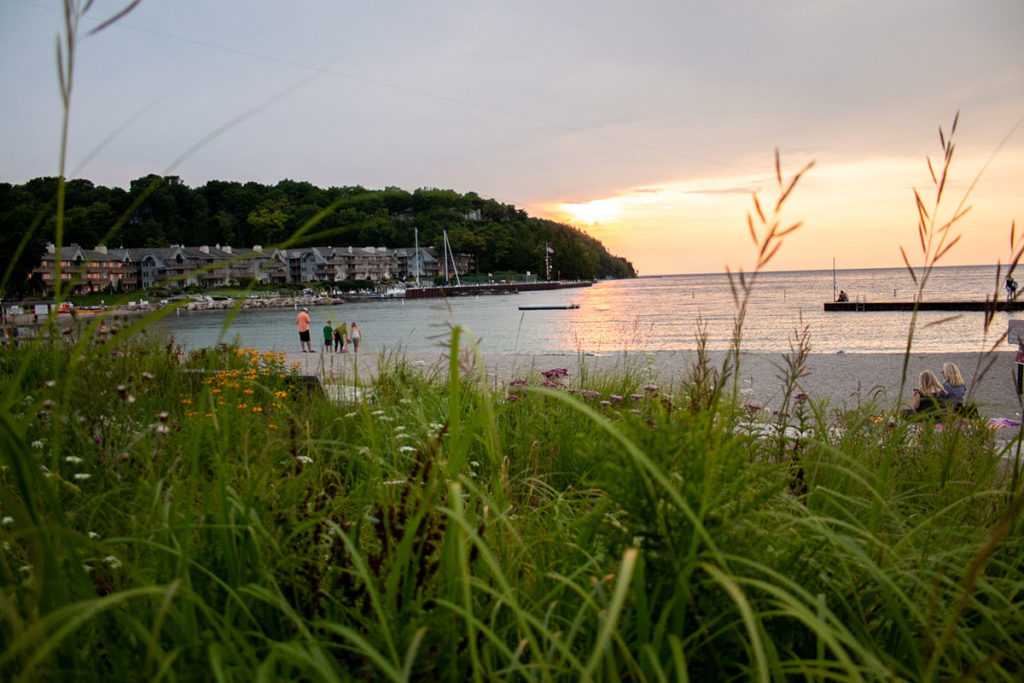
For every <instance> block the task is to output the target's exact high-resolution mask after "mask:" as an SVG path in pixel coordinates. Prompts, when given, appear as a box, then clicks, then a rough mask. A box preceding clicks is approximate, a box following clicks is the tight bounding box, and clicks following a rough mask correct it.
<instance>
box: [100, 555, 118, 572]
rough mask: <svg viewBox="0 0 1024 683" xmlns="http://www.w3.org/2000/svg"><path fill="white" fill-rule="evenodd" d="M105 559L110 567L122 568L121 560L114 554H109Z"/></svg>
mask: <svg viewBox="0 0 1024 683" xmlns="http://www.w3.org/2000/svg"><path fill="white" fill-rule="evenodd" d="M103 561H104V562H106V563H107V566H108V567H110V568H111V569H120V568H121V560H119V559H117V558H116V557H114V556H113V555H107V556H106V557H104V558H103Z"/></svg>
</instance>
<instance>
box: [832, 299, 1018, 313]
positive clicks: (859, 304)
mask: <svg viewBox="0 0 1024 683" xmlns="http://www.w3.org/2000/svg"><path fill="white" fill-rule="evenodd" d="M993 306H994V307H995V310H997V311H1009V312H1012V311H1024V299H1022V300H1020V301H1017V300H1014V301H995V302H992V301H826V302H825V311H827V312H832V313H845V312H878V311H913V310H914V308H915V307H916V308H917V310H919V311H990V310H992V307H993Z"/></svg>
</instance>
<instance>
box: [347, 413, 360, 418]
mask: <svg viewBox="0 0 1024 683" xmlns="http://www.w3.org/2000/svg"><path fill="white" fill-rule="evenodd" d="M358 414H359V413H355V412H352V413H345V417H355V416H356V415H358Z"/></svg>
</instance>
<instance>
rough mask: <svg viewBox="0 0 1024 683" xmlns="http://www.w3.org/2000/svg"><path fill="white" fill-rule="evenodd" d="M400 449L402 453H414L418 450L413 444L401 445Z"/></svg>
mask: <svg viewBox="0 0 1024 683" xmlns="http://www.w3.org/2000/svg"><path fill="white" fill-rule="evenodd" d="M398 450H399V451H401V452H402V453H414V452H415V451H416V448H415V447H413V446H399V447H398Z"/></svg>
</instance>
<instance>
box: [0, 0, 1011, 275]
mask: <svg viewBox="0 0 1024 683" xmlns="http://www.w3.org/2000/svg"><path fill="white" fill-rule="evenodd" d="M83 4H84V3H83ZM127 4H129V0H116V1H115V0H96V2H95V3H94V5H93V7H92V8H91V9H90V10H89V12H88V14H87V15H86V16H85V17H84V18H83V19H82V23H81V27H82V29H83V34H84V33H85V32H87V31H88V30H90V29H92V28H94V27H95V26H97V25H98V24H99V23H100V22H101V21H103V20H105V19H107V18H109V17H110V16H112V15H114V14H116V13H117V12H118V11H119V10H120V9H121V8H123V7H124V6H126V5H127ZM61 6H62V2H60V1H59V0H4V1H3V2H2V3H0V82H2V84H3V90H4V96H3V97H2V98H0V150H2V153H0V182H9V183H21V182H24V181H26V180H28V179H30V178H34V177H38V176H47V175H56V173H57V169H58V157H59V142H60V120H61V105H60V97H59V90H58V78H57V66H56V42H57V37H58V35H59V32H60V31H61V27H62V23H63V18H62V15H61V11H60V8H61ZM75 68H76V71H75V75H74V92H73V95H72V104H71V128H70V141H69V147H68V176H69V177H82V178H88V179H89V180H92V181H93V182H95V183H97V184H101V185H108V186H114V185H116V186H121V187H127V185H128V183H129V182H130V181H131V180H132V179H134V178H137V177H140V176H142V175H145V174H147V173H164V174H173V175H178V176H180V177H181V178H182V179H183V180H184V182H185V183H186V184H188V185H189V186H192V187H196V186H200V185H203V184H204V183H206V182H207V181H208V180H211V179H221V180H236V181H240V182H246V181H250V180H253V181H257V182H261V183H268V184H272V183H276V182H277V181H279V180H281V179H285V178H290V179H293V180H304V181H309V182H311V183H313V184H315V185H318V186H321V187H329V186H339V185H362V186H363V187H366V188H374V189H375V188H383V187H386V186H397V187H401V188H403V189H407V190H410V191H411V190H414V189H416V188H419V187H436V188H445V189H453V190H456V191H458V192H470V191H473V192H476V193H478V194H479V195H481V196H483V197H493V198H494V199H497V200H498V201H501V202H504V203H508V204H514V205H515V206H517V207H518V208H521V209H525V210H526V211H528V212H529V213H530V214H531V215H536V216H544V217H548V218H552V219H555V220H560V221H564V222H567V223H570V224H572V225H576V226H577V227H579V228H581V229H583V230H586V231H587V232H588V233H589V234H591V235H593V236H594V237H596V238H598V239H600V240H601V241H602V242H603V243H604V244H605V245H606V246H607V247H608V249H609V250H610V251H611V252H612V253H613V254H616V255H618V256H622V257H624V258H627V259H629V260H630V261H631V262H632V263H633V264H634V265H635V266H636V267H637V269H638V270H639V271H640V273H641V274H643V275H654V274H662V273H691V272H715V271H721V270H722V269H723V267H724V266H726V265H728V266H729V267H731V268H736V267H744V268H748V267H749V266H750V265H751V264H752V263H753V261H754V258H755V253H754V248H753V246H752V244H751V241H750V237H749V234H748V230H747V223H746V215H747V212H748V210H750V208H751V206H752V204H751V195H752V193H754V192H756V193H758V196H759V197H760V199H761V200H762V202H763V203H764V204H765V205H773V204H774V201H775V198H776V196H777V188H776V184H775V178H774V157H773V155H774V150H775V149H776V148H778V150H779V152H780V155H781V159H782V168H783V173H784V175H786V176H787V177H788V176H789V175H791V174H792V173H795V172H796V171H798V170H799V169H800V168H802V167H803V166H805V165H806V164H807V163H808V162H810V161H814V162H815V166H814V168H813V169H812V170H810V171H809V172H808V174H807V175H806V176H805V178H804V179H803V180H802V181H801V183H800V185H799V186H798V188H797V190H796V192H795V194H794V195H793V197H792V198H791V199H790V200H789V201H788V202H787V204H786V206H785V207H784V210H783V216H782V220H783V222H784V223H786V224H788V223H791V222H794V221H803V222H804V226H803V227H802V228H801V229H800V230H799V231H797V232H796V233H794V234H793V235H792V236H791V237H790V238H788V239H787V240H786V244H785V245H784V247H783V248H782V250H781V251H780V253H779V255H778V256H777V257H776V259H775V260H774V261H773V262H772V264H771V268H772V269H774V270H778V269H818V268H831V267H832V263H833V258H834V259H835V261H836V265H837V266H838V267H840V268H856V267H875V266H881V267H885V266H898V265H900V264H901V263H902V261H901V258H900V255H899V247H900V246H901V245H902V246H903V247H904V248H905V249H906V250H907V253H908V255H909V256H910V257H911V260H912V261H914V262H915V263H916V262H918V261H919V260H920V251H921V250H920V246H919V243H918V237H917V229H916V223H917V217H916V216H917V214H916V210H915V207H914V200H913V194H912V191H913V189H914V188H917V189H919V190H920V191H921V193H922V196H923V198H924V199H925V202H926V203H928V204H929V205H930V203H931V202H932V201H933V199H934V194H935V193H934V188H933V187H932V183H931V179H930V177H929V173H928V167H927V163H926V159H927V158H928V157H929V156H930V157H931V158H932V159H933V161H935V162H937V163H941V148H940V142H939V127H940V126H941V127H942V128H943V130H945V131H946V132H947V133H948V132H949V127H950V124H951V123H952V120H953V117H954V115H955V114H956V112H957V111H959V112H960V121H959V125H958V128H957V131H956V135H955V142H956V145H957V146H956V151H955V155H954V162H953V173H952V175H951V178H950V181H949V183H948V184H947V188H946V201H945V203H944V205H943V206H942V207H940V213H939V216H940V218H948V217H949V216H951V215H952V214H953V212H954V210H955V208H956V206H957V204H958V203H959V202H960V201H961V199H962V198H963V197H964V195H965V193H966V192H967V190H968V187H969V186H970V185H971V183H972V182H973V181H974V180H975V178H976V177H977V176H978V174H979V173H981V172H982V170H983V169H984V172H983V173H981V177H980V180H979V181H978V184H977V185H976V186H975V187H974V189H973V190H972V192H971V195H970V197H969V199H968V202H967V203H968V204H969V205H970V206H972V209H971V210H970V212H969V213H968V214H967V216H966V217H965V218H964V219H963V221H961V222H960V223H959V224H958V226H957V227H956V228H954V230H955V231H956V232H959V233H963V239H962V241H961V243H960V244H959V245H957V247H956V248H954V250H953V251H952V252H951V253H950V254H949V255H948V256H947V258H946V259H945V260H944V261H943V263H946V264H950V265H953V264H990V263H995V262H996V261H1003V262H1005V261H1006V260H1007V259H1008V258H1009V255H1010V251H1011V249H1010V228H1011V224H1012V222H1013V221H1014V219H1016V221H1017V222H1018V224H1019V225H1018V228H1017V233H1018V234H1020V233H1024V124H1021V121H1022V120H1024V2H1022V1H1021V0H975V1H973V2H967V1H964V0H921V1H919V0H899V1H897V2H893V1H892V0H880V1H875V0H788V1H782V0H779V1H773V0H744V1H735V2H730V1H728V0H722V1H720V2H708V1H703V0H702V1H697V0H667V1H661V2H653V1H648V0H633V1H631V2H625V1H619V2H610V1H604V0H585V1H584V0H568V1H559V0H543V1H539V0H516V1H515V2H512V1H508V0H498V1H496V2H479V1H476V2H470V1H467V0H452V1H439V2H387V1H382V2H364V3H348V2H341V1H340V0H297V1H296V2H280V1H279V0H276V1H270V0H245V1H243V0H219V1H217V2H211V1H210V0H174V1H173V2H170V1H168V0H143V2H142V3H141V5H140V6H139V7H138V8H137V9H135V10H134V11H133V12H131V13H130V14H128V15H127V16H126V17H124V18H123V19H122V20H121V21H120V22H118V23H116V24H115V25H113V26H111V27H110V28H107V29H106V30H103V31H101V32H99V33H97V34H96V35H93V36H91V37H87V38H83V39H82V40H81V41H80V43H79V51H78V53H77V62H76V66H75ZM88 246H91V245H88Z"/></svg>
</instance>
